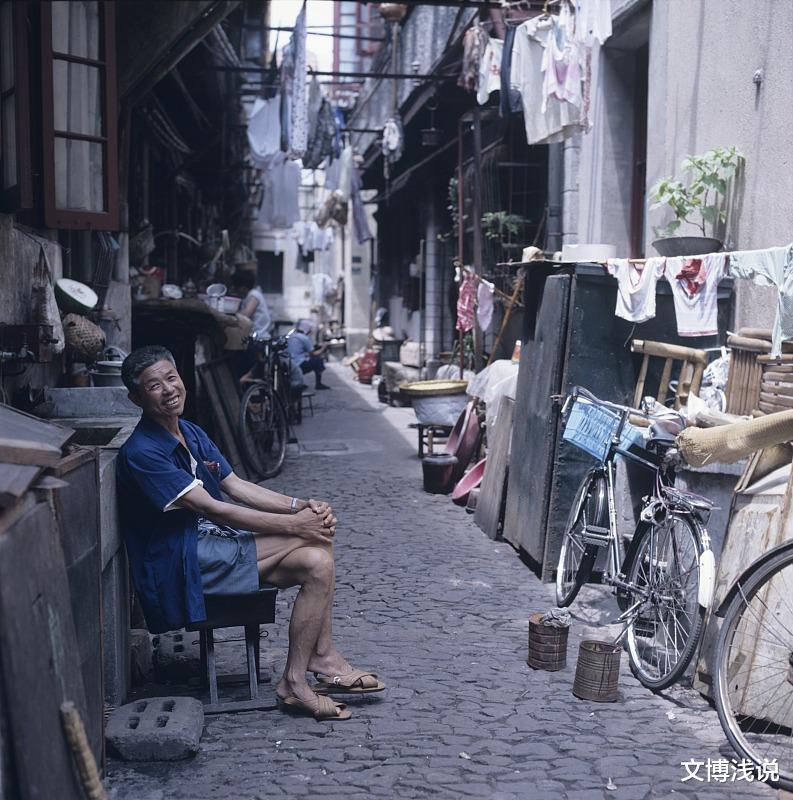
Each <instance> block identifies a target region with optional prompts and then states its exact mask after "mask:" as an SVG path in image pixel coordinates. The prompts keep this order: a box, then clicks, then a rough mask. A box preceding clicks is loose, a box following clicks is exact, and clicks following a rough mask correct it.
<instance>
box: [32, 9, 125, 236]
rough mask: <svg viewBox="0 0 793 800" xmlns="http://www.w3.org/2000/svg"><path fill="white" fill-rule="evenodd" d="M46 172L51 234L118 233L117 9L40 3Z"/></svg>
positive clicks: (46, 212) (47, 219) (46, 219)
mask: <svg viewBox="0 0 793 800" xmlns="http://www.w3.org/2000/svg"><path fill="white" fill-rule="evenodd" d="M41 84H42V142H43V154H42V168H43V175H44V223H45V225H46V226H47V227H49V228H66V229H69V228H72V229H86V228H92V229H96V230H116V229H117V228H118V160H117V159H118V154H117V133H116V116H117V108H116V104H117V100H116V64H115V5H114V3H113V2H97V1H96V0H52V2H42V3H41Z"/></svg>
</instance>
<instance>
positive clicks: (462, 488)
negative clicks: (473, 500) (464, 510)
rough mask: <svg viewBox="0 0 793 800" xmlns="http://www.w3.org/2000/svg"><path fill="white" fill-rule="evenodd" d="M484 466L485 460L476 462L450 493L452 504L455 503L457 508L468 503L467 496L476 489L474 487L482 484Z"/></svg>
mask: <svg viewBox="0 0 793 800" xmlns="http://www.w3.org/2000/svg"><path fill="white" fill-rule="evenodd" d="M485 464H487V459H486V458H483V459H482V460H481V461H477V462H476V464H474V466H473V467H471V469H469V470H468V472H466V473H465V475H463V477H462V478H460V480H459V481H458V482H457V485H456V486H455V487H454V491H453V492H452V502H453V503H456V504H457V505H458V506H464V505H465V504H466V503H467V502H468V495H469V494H470V493H471V490H472V489H476V487H477V486H479V484H480V483H482V477H483V476H484V474H485Z"/></svg>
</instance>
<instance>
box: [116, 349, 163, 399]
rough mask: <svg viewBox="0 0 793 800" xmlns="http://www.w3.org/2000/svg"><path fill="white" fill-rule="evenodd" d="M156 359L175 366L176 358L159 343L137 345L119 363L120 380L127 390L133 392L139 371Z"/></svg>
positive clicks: (137, 381)
mask: <svg viewBox="0 0 793 800" xmlns="http://www.w3.org/2000/svg"><path fill="white" fill-rule="evenodd" d="M158 361H170V362H171V364H173V365H174V366H176V359H175V358H174V357H173V353H171V351H170V350H168V348H166V347H162V346H161V345H159V344H149V345H146V347H139V348H138V349H137V350H133V351H132V352H131V353H130V354H129V355H128V356H127V357H126V358H125V359H124V363H123V364H122V365H121V380H122V381H124V386H126V387H127V391H129V392H130V393H131V394H135V393H136V392H137V391H138V386H139V384H140V381H139V378H140V374H141V372H143V371H144V370H146V369H148V368H149V367H150V366H152V364H156V363H157V362H158Z"/></svg>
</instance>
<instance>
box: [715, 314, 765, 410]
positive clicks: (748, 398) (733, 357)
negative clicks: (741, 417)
mask: <svg viewBox="0 0 793 800" xmlns="http://www.w3.org/2000/svg"><path fill="white" fill-rule="evenodd" d="M749 332H750V331H746V330H740V331H739V332H738V335H737V336H728V337H727V346H728V347H729V348H730V369H729V372H728V373H727V389H726V391H725V395H726V400H727V407H726V409H725V410H726V411H727V413H728V414H751V413H752V412H753V411H754V410H755V409H756V408H757V403H758V401H759V399H760V383H761V380H762V376H763V367H762V365H761V364H760V362H759V361H758V360H757V356H759V355H764V354H766V353H770V352H771V337H770V331H769V337H768V339H766V338H765V336H748V335H747V334H748V333H749ZM751 332H752V333H760V334H762V333H763V332H762V331H755V330H754V329H753V330H752V331H751Z"/></svg>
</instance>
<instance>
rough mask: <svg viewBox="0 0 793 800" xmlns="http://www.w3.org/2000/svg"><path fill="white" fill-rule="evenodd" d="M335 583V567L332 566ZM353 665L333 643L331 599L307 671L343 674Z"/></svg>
mask: <svg viewBox="0 0 793 800" xmlns="http://www.w3.org/2000/svg"><path fill="white" fill-rule="evenodd" d="M334 585H335V567H334ZM352 669H353V667H352V666H351V665H350V663H349V662H348V661H347V659H345V658H344V656H342V654H341V653H340V652H339V651H338V650H337V649H336V647H335V646H334V644H333V600H332V599H331V602H330V603H328V608H327V611H326V612H325V616H324V618H323V620H322V626H321V627H320V630H319V636H317V643H316V645H315V646H314V651H313V653H312V654H311V658H310V659H309V661H308V670H309V672H316V673H318V674H319V675H331V676H333V675H343V674H344V673H346V672H350V671H351V670H352Z"/></svg>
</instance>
